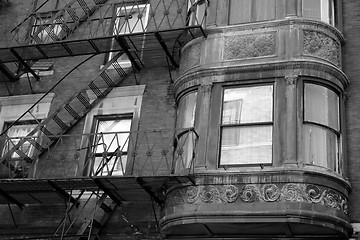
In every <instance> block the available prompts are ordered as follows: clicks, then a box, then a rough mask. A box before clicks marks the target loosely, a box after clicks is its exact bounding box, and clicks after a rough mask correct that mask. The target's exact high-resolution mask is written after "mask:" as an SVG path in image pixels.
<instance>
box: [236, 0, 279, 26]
mask: <svg viewBox="0 0 360 240" xmlns="http://www.w3.org/2000/svg"><path fill="white" fill-rule="evenodd" d="M275 4H276V1H275V0H231V1H230V8H229V24H239V23H249V22H259V21H267V20H274V19H275V17H276V14H275V8H276V6H275Z"/></svg>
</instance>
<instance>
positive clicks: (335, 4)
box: [300, 0, 340, 27]
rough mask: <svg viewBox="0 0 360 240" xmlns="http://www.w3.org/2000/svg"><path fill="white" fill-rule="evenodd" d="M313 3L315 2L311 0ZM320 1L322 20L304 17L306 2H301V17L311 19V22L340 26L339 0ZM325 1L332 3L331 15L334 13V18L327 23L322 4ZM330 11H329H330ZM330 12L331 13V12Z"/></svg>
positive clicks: (303, 0) (302, 0) (330, 18)
mask: <svg viewBox="0 0 360 240" xmlns="http://www.w3.org/2000/svg"><path fill="white" fill-rule="evenodd" d="M311 1H313V0H311ZM319 1H320V19H317V18H313V17H308V16H305V15H304V3H305V0H301V4H300V6H301V11H300V14H301V17H302V18H306V19H311V20H314V21H320V22H323V23H326V24H329V25H331V26H333V27H336V26H338V25H339V19H340V18H339V3H338V2H339V1H337V0H319ZM323 1H328V2H329V3H330V1H331V3H330V4H331V5H332V9H331V13H332V17H329V22H327V21H325V20H324V19H323V17H322V15H323V11H322V4H323ZM328 11H329V9H328ZM329 12H330V11H329Z"/></svg>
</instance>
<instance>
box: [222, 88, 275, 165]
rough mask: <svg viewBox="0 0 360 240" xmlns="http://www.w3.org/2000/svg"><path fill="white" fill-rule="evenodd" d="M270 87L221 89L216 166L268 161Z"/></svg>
mask: <svg viewBox="0 0 360 240" xmlns="http://www.w3.org/2000/svg"><path fill="white" fill-rule="evenodd" d="M272 131H273V86H272V85H265V86H253V87H239V88H227V89H224V99H223V109H222V121H221V150H220V165H222V166H224V165H226V166H228V165H243V164H271V163H272Z"/></svg>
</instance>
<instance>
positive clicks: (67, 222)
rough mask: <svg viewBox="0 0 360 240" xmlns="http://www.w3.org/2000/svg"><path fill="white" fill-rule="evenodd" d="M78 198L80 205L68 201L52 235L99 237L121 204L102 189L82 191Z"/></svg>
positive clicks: (79, 237) (85, 237)
mask: <svg viewBox="0 0 360 240" xmlns="http://www.w3.org/2000/svg"><path fill="white" fill-rule="evenodd" d="M77 200H78V201H77V202H76V204H80V205H79V206H78V207H74V206H75V204H71V203H70V202H68V206H67V210H66V212H65V216H64V217H63V219H62V220H61V222H60V224H59V225H58V226H57V228H56V230H55V232H54V233H53V234H52V236H53V237H54V236H61V239H63V238H65V239H66V238H67V237H72V238H78V239H88V240H90V239H99V234H100V233H101V231H102V229H103V227H105V226H106V223H107V222H108V220H109V219H110V218H111V216H112V214H113V213H114V210H115V209H116V208H117V206H119V205H120V204H118V203H116V202H115V201H113V200H112V199H110V198H109V197H108V195H107V194H106V193H104V192H102V191H101V190H100V189H96V190H95V189H94V190H92V191H82V192H81V193H80V197H78V198H77ZM80 200H81V201H80Z"/></svg>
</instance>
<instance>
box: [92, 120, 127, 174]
mask: <svg viewBox="0 0 360 240" xmlns="http://www.w3.org/2000/svg"><path fill="white" fill-rule="evenodd" d="M130 127H131V119H121V118H120V119H112V120H99V121H98V125H97V130H96V133H97V135H96V137H95V141H94V148H93V152H94V153H95V160H94V167H93V173H94V175H97V176H98V175H101V176H106V175H112V176H116V175H124V174H125V170H126V162H127V149H128V144H129V135H130V133H129V131H130ZM117 152H121V156H118V155H117Z"/></svg>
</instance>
